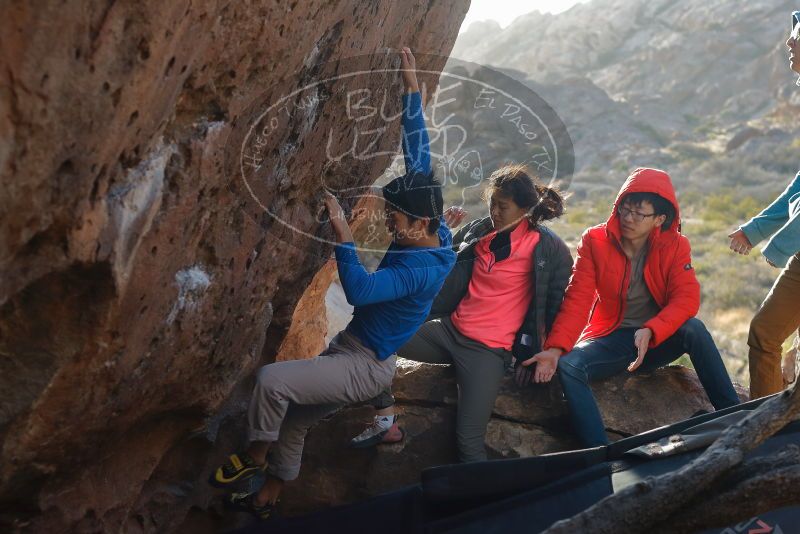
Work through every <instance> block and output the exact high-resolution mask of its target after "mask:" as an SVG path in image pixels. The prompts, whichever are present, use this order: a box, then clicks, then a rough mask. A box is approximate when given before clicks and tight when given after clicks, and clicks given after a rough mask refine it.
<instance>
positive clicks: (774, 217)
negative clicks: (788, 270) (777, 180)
mask: <svg viewBox="0 0 800 534" xmlns="http://www.w3.org/2000/svg"><path fill="white" fill-rule="evenodd" d="M741 229H742V231H743V232H744V235H746V236H747V239H748V240H750V244H751V245H753V246H756V244H758V243H760V242H761V241H764V240H765V239H769V241H767V244H766V245H764V247H763V248H762V249H761V253H762V254H764V256H765V257H766V258H767V259H768V260H769V261H771V262H772V263H774V264H775V265H777V266H779V267H782V266H784V265H786V263H787V262H788V261H789V259H790V258H791V257H792V256H794V255H795V254H797V253H798V252H800V173H798V174H797V175H796V176H795V177H794V180H792V182H791V183H790V184H789V186H788V187H787V188H786V190H785V191H784V192H783V193H781V194H780V196H778V198H776V199H775V201H774V202H773V203H772V204H770V205H769V206H767V207H766V208H764V210H763V211H762V212H761V213H759V214H758V215H756V216H755V217H753V218H752V219H750V221H748V222H747V223H746V224H744V225H742V227H741Z"/></svg>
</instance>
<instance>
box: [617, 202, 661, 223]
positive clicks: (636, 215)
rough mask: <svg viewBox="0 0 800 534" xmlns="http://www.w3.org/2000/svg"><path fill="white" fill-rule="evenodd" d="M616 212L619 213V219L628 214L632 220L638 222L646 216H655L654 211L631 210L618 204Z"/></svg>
mask: <svg viewBox="0 0 800 534" xmlns="http://www.w3.org/2000/svg"><path fill="white" fill-rule="evenodd" d="M617 213H618V214H619V218H620V219H624V218H626V217H627V216H628V215H630V216H631V218H632V219H633V222H637V223H640V222H642V221H643V220H645V219H646V218H647V217H655V216H656V214H655V213H639V212H638V211H633V210H632V209H628V208H625V207H623V206H620V207H618V208H617Z"/></svg>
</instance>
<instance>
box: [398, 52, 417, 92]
mask: <svg viewBox="0 0 800 534" xmlns="http://www.w3.org/2000/svg"><path fill="white" fill-rule="evenodd" d="M400 69H401V70H402V72H403V86H404V87H405V89H406V93H418V92H419V83H417V60H416V59H414V54H412V53H411V49H410V48H409V47H407V46H404V47H403V48H401V49H400Z"/></svg>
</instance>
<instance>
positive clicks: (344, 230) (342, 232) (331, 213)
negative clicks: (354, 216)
mask: <svg viewBox="0 0 800 534" xmlns="http://www.w3.org/2000/svg"><path fill="white" fill-rule="evenodd" d="M325 207H326V208H327V209H328V217H330V220H331V228H333V232H334V233H335V234H336V241H338V242H339V243H347V242H350V241H352V240H353V234H352V233H351V232H350V226H348V224H347V218H346V216H345V214H344V210H343V209H342V206H341V204H339V201H338V200H336V197H335V196H333V195H332V194H330V193H328V192H327V191H326V192H325Z"/></svg>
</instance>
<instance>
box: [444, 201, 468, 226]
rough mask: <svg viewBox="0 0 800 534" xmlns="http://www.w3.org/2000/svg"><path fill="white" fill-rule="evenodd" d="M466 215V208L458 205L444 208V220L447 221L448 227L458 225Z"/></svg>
mask: <svg viewBox="0 0 800 534" xmlns="http://www.w3.org/2000/svg"><path fill="white" fill-rule="evenodd" d="M466 216H467V212H466V210H465V209H464V208H459V207H458V206H450V207H449V208H447V209H446V210H444V222H446V223H447V227H448V228H456V227H458V226H459V225H460V224H461V222H462V221H463V220H464V217H466Z"/></svg>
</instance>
